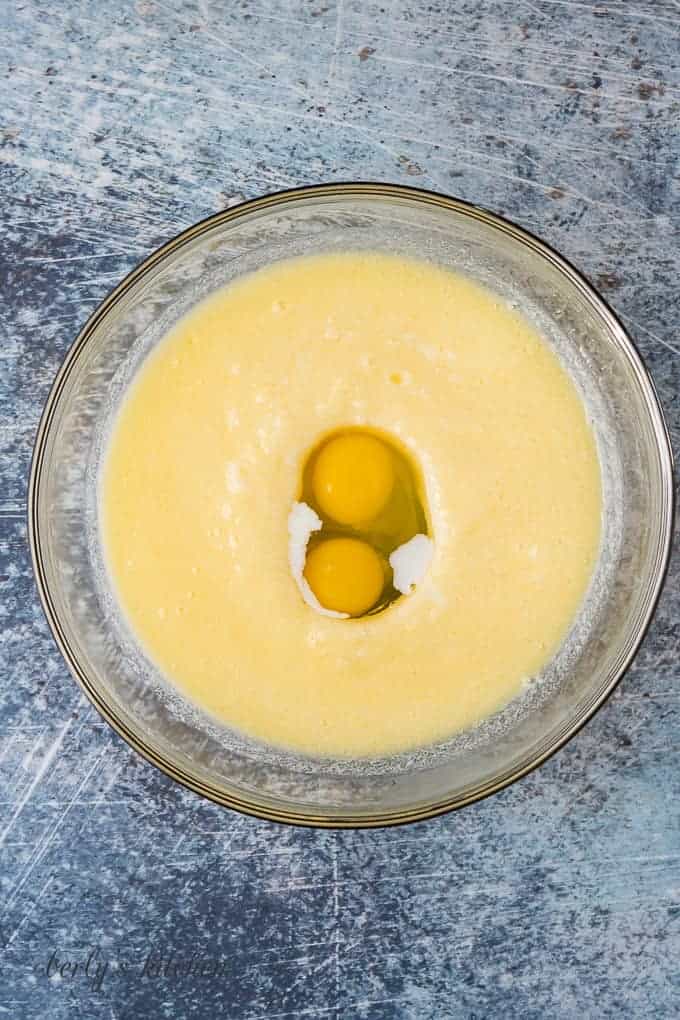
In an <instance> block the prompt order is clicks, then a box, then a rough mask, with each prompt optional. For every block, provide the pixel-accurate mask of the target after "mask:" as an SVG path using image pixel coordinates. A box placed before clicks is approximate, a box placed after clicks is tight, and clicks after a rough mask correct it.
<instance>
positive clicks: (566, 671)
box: [29, 184, 673, 826]
mask: <svg viewBox="0 0 680 1020" xmlns="http://www.w3.org/2000/svg"><path fill="white" fill-rule="evenodd" d="M359 249H361V250H378V251H387V252H397V253H402V254H404V255H409V256H416V257H419V258H422V259H428V260H431V261H433V262H436V263H439V264H442V265H445V266H450V267H452V268H454V269H456V270H458V271H459V272H462V273H465V274H468V275H469V276H471V277H474V278H475V279H477V280H479V281H481V282H483V283H484V284H486V285H487V286H488V287H490V288H492V289H493V290H495V291H496V292H497V293H499V294H500V295H501V296H502V297H503V298H504V299H505V300H506V301H508V302H510V303H512V304H514V305H516V306H517V307H519V308H521V309H522V311H523V313H524V314H525V315H526V316H527V317H528V318H529V319H530V320H532V321H533V322H534V323H535V324H536V325H537V326H538V327H539V329H540V330H541V331H542V333H543V334H544V336H545V337H546V338H547V340H548V342H549V343H550V344H552V345H553V347H554V349H555V350H556V351H557V353H558V355H559V357H560V358H561V360H562V362H563V364H564V365H565V366H566V368H567V369H568V371H569V372H570V374H571V376H572V378H573V379H574V381H575V383H576V385H577V386H578V388H579V390H580V392H581V395H582V397H583V399H584V401H585V403H586V405H587V408H588V411H589V414H590V416H591V419H592V421H593V423H594V429H595V432H596V436H597V442H598V448H599V454H600V460H601V465H602V471H603V480H604V501H605V509H604V515H603V529H604V537H603V542H602V550H601V555H600V558H599V562H598V565H597V569H596V574H595V578H594V580H593V583H592V585H591V588H590V591H589V593H588V595H587V597H586V600H585V603H584V605H583V607H582V610H581V612H580V614H579V617H578V619H577V621H576V622H575V624H574V627H573V628H572V631H571V632H570V634H569V636H568V637H567V639H566V640H565V642H564V644H563V646H562V648H561V649H560V651H559V652H558V654H557V656H556V657H555V658H554V660H553V661H552V662H551V663H550V665H549V666H548V667H547V669H546V670H545V672H544V675H542V677H541V679H540V682H539V683H537V684H533V685H531V687H530V689H529V691H528V692H527V693H526V694H523V695H521V696H520V697H519V698H517V699H516V700H515V701H513V702H512V703H511V704H510V705H509V706H508V707H507V708H506V709H504V710H503V711H502V712H499V713H498V714H497V715H496V716H494V717H493V718H492V719H490V720H487V721H486V722H485V723H483V724H482V725H480V726H478V727H476V728H475V729H474V730H471V731H469V732H466V733H463V734H459V735H458V736H457V737H455V738H452V739H450V740H449V741H447V742H445V743H443V744H440V745H437V746H436V747H429V748H424V749H422V750H421V751H418V752H412V753H408V754H401V755H394V756H392V757H389V758H384V759H359V760H356V761H346V760H337V761H336V760H327V759H312V758H308V757H305V756H302V755H296V754H294V753H292V752H282V751H280V750H277V749H275V748H271V747H267V746H264V745H262V744H258V743H256V742H254V741H250V740H249V739H248V738H246V737H243V736H242V735H239V734H237V733H234V732H232V731H230V730H228V728H226V727H224V726H221V725H220V724H218V723H217V722H215V720H213V719H211V718H210V717H209V716H207V715H205V714H203V713H202V712H201V711H200V710H199V709H197V708H195V707H193V706H191V705H189V704H187V703H186V702H184V701H183V700H182V699H181V698H180V697H179V696H178V695H177V693H176V692H174V691H173V690H172V689H171V688H170V686H168V685H166V684H165V683H164V681H163V679H162V678H161V677H160V676H159V675H158V674H157V671H156V670H155V669H154V667H153V664H152V663H150V662H149V661H148V659H147V658H146V656H145V655H144V653H143V652H142V651H141V649H140V648H139V647H138V646H136V645H135V644H134V642H132V640H131V639H130V637H129V635H128V634H127V632H126V629H125V627H124V626H123V625H122V621H121V619H120V616H119V614H118V611H117V609H116V605H115V602H114V601H113V598H112V596H111V593H110V591H109V590H108V588H107V584H106V576H105V573H104V572H103V570H102V562H101V549H100V548H99V543H98V537H97V501H96V481H97V477H98V472H99V468H100V463H101V457H102V449H103V440H104V437H105V436H106V433H107V429H108V428H109V426H110V423H111V420H112V417H113V415H114V413H115V409H116V407H117V405H118V402H119V400H120V398H121V395H122V393H123V392H124V389H125V385H126V383H127V381H128V380H129V379H130V376H131V374H132V373H133V372H134V370H135V369H136V367H137V366H138V365H139V363H140V361H141V360H142V359H143V358H144V356H145V355H146V353H147V352H148V350H149V349H150V347H151V346H153V344H155V343H156V342H157V341H158V340H159V339H160V338H161V337H162V336H163V334H164V333H165V332H166V330H167V329H168V327H169V326H170V325H171V324H172V323H174V322H175V320H177V319H178V318H179V317H180V316H181V315H183V314H184V313H185V312H186V311H187V309H188V308H189V307H190V306H191V305H193V304H194V303H195V302H196V301H198V300H200V299H201V298H202V297H203V296H205V295H206V294H207V293H209V292H210V291H211V290H213V289H215V288H217V287H219V286H221V285H222V284H224V283H226V282H227V281H229V280H233V279H234V278H235V277H237V276H239V275H240V274H242V273H246V272H250V271H252V270H254V269H256V268H258V267H260V266H263V265H266V264H267V263H271V262H273V261H275V260H278V259H282V258H288V257H290V256H293V255H301V254H309V253H313V252H325V251H338V250H359ZM672 470H673V469H672V459H671V451H670V444H669V441H668V435H667V432H666V428H665V425H664V421H663V417H662V414H661V411H660V409H659V405H658V402H657V399H656V396H655V393H654V389H653V386H652V383H651V381H650V379H649V376H648V375H647V373H646V371H645V369H644V367H643V365H642V362H641V360H640V357H639V356H638V354H637V352H636V350H635V347H634V346H633V344H632V342H631V340H630V338H629V337H628V336H627V334H626V332H625V330H624V329H623V328H622V326H621V324H620V323H619V322H618V320H617V319H616V318H615V316H614V315H613V313H612V311H611V310H610V309H609V308H608V307H607V305H606V304H605V302H604V301H603V300H602V298H601V297H599V295H598V294H597V293H596V292H595V291H594V290H593V288H592V287H591V286H590V284H588V282H587V281H586V280H584V278H583V277H582V276H580V275H579V274H578V273H577V272H576V271H575V270H574V269H573V268H572V267H571V266H570V265H569V264H568V263H567V262H565V260H564V259H563V258H561V257H560V256H559V255H558V254H557V253H556V252H555V251H553V250H551V249H550V248H549V247H548V246H547V245H545V244H543V243H542V242H541V241H539V240H538V239H536V238H535V237H532V236H531V235H530V234H527V233H526V232H525V231H523V230H521V229H520V228H518V227H516V226H514V225H513V224H511V223H508V222H507V221H505V220H502V219H500V218H499V217H497V216H494V215H492V214H491V213H489V212H486V211H484V210H482V209H478V208H476V207H474V206H471V205H466V204H465V203H462V202H458V201H455V200H453V199H450V198H445V197H443V196H441V195H435V194H432V193H429V192H424V191H417V190H415V189H409V188H403V187H392V186H386V185H378V184H347V185H342V184H340V185H323V186H320V187H315V188H304V189H299V190H294V191H289V192H284V193H282V194H277V195H271V196H267V197H264V198H260V199H256V200H255V201H252V202H247V203H245V204H244V205H241V206H238V207H236V208H234V209H229V210H227V211H225V212H223V213H219V214H218V215H216V216H213V217H211V218H210V219H207V220H205V221H203V222H202V223H199V224H197V225H196V226H194V227H191V228H190V229H189V230H187V231H185V232H184V233H183V234H181V235H180V236H179V237H177V238H176V239H175V240H173V241H171V242H170V243H169V244H166V245H165V247H163V248H161V249H160V250H159V251H157V252H156V253H155V254H153V255H152V256H151V257H150V258H149V259H147V261H146V262H144V263H143V264H142V265H141V266H139V268H138V269H136V270H134V272H132V273H131V274H130V275H129V276H128V277H127V279H125V280H124V281H123V282H122V283H121V284H120V286H118V287H117V288H116V289H115V290H114V291H113V293H112V294H111V295H110V296H109V297H108V298H107V299H106V300H105V301H104V302H103V304H102V305H101V306H100V307H99V308H98V309H97V311H96V312H95V313H94V315H93V316H92V317H91V318H90V320H89V322H88V323H87V324H86V325H85V327H84V329H83V330H82V332H81V333H80V335H79V336H78V337H77V339H76V341H75V343H74V344H73V346H72V348H71V350H70V351H69V353H68V355H67V357H66V360H65V362H64V364H63V366H62V368H61V370H60V372H59V374H58V376H57V378H56V380H55V383H54V386H53V388H52V391H51V393H50V396H49V398H48V401H47V405H46V407H45V411H44V414H43V418H42V421H41V424H40V428H39V432H38V436H37V439H36V445H35V451H34V458H33V466H32V472H31V483H30V501H29V514H30V521H29V524H30V526H29V533H30V541H31V547H32V554H33V559H34V567H35V573H36V578H37V582H38V587H39V591H40V596H41V599H42V602H43V605H44V609H45V612H46V614H47V619H48V621H49V623H50V626H51V628H52V630H53V632H54V636H55V638H56V640H57V643H58V644H59V647H60V648H61V651H62V652H63V654H64V657H65V659H66V661H67V663H68V665H69V666H70V668H71V670H72V671H73V674H74V675H75V677H76V679H77V680H78V681H79V683H80V684H81V685H82V687H83V688H84V690H85V692H86V694H87V695H88V696H89V698H90V699H91V700H92V702H93V703H94V704H95V705H96V707H97V708H98V710H99V711H100V712H101V714H102V715H103V716H104V718H105V719H107V720H108V722H109V723H110V724H111V725H112V726H113V727H114V729H115V730H116V731H117V732H118V733H119V734H120V735H121V736H122V737H124V738H125V740H127V741H128V743H130V744H131V745H132V746H133V747H134V748H135V749H136V750H137V751H139V752H140V754H142V755H144V757H145V758H147V759H148V760H149V761H150V762H152V763H153V764H155V765H157V766H158V767H159V768H161V769H162V770H163V771H164V772H165V773H166V774H167V775H169V776H172V777H173V778H174V779H176V780H178V781H179V782H181V783H184V784H185V785H186V786H188V787H190V788H191V789H193V790H196V791H197V792H198V793H201V794H203V795H205V796H207V797H210V798H212V799H213V800H215V801H218V802H219V803H221V804H225V805H227V806H229V807H232V808H236V809H238V810H240V811H245V812H249V813H252V814H255V815H259V816H261V817H265V818H270V819H276V820H279V821H286V822H294V823H301V824H310V825H326V826H333V825H342V826H370V825H386V824H393V823H398V822H406V821H413V820H418V819H423V818H428V817H431V816H434V815H437V814H440V813H442V812H444V811H448V810H450V809H452V808H455V807H460V806H461V805H463V804H467V803H470V802H471V801H474V800H477V799H479V798H481V797H484V796H486V795H487V794H490V793H493V792H494V791H496V790H499V789H501V788H502V787H504V786H506V785H507V784H508V783H510V782H512V781H513V780H515V779H517V778H519V777H520V776H522V775H524V774H525V773H526V772H528V771H529V770H530V769H532V768H534V767H535V766H537V765H539V764H540V763H541V762H543V761H544V760H545V759H546V758H547V757H548V756H549V755H550V754H552V753H553V752H554V751H555V750H556V749H557V748H559V747H561V746H562V745H563V744H564V743H565V741H567V740H568V739H569V737H570V736H572V734H574V733H575V732H576V731H577V730H578V729H579V727H580V726H581V725H582V724H583V723H584V722H585V721H586V720H587V719H588V718H589V717H590V716H591V715H592V714H593V713H594V712H595V711H596V709H597V708H598V706H599V705H601V704H602V702H603V701H604V699H605V698H606V697H607V695H608V694H609V693H610V692H611V691H612V689H613V687H614V686H615V684H616V682H617V681H618V680H619V678H620V677H621V674H622V673H623V671H624V670H625V668H626V666H627V665H628V664H629V662H630V661H631V658H632V657H633V655H634V653H635V651H636V649H637V647H638V645H639V643H640V641H641V639H642V637H643V635H644V632H645V629H646V627H647V624H648V622H649V619H650V616H651V614H652V612H653V610H654V606H655V604H656V601H657V597H658V595H659V591H660V588H661V585H662V582H663V578H664V574H665V569H666V565H667V560H668V555H669V547H670V538H671V529H672V514H673V484H672V483H673V478H672Z"/></svg>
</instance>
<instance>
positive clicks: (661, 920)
mask: <svg viewBox="0 0 680 1020" xmlns="http://www.w3.org/2000/svg"><path fill="white" fill-rule="evenodd" d="M679 64H680V3H677V2H672V0H658V2H652V0H647V2H645V0H636V2H634V3H633V2H627V0H610V2H606V0H603V2H601V3H597V4H593V3H591V2H588V0H582V2H576V0H573V2H572V0H531V2H530V0H481V2H480V0H465V2H454V0H449V2H442V3H436V2H432V3H427V2H425V0H411V2H406V3H397V2H393V0H382V5H381V4H380V3H376V2H372V0H370V2H366V0H344V2H343V0H311V2H294V0H289V2H286V0H281V2H277V0H253V2H249V0H245V2H241V3H237V2H235V0H232V2H228V0H197V2H195V3H191V2H186V3H183V2H179V0H158V2H154V0H138V2H137V3H131V2H129V0H122V2H120V3H118V2H117V3H115V4H114V3H111V4H107V3H103V2H97V0H91V2H89V3H87V2H84V0H83V2H77V0H71V2H66V0H45V2H44V3H39V2H24V3H21V2H17V0H5V3H4V4H3V5H2V32H1V33H0V75H1V79H0V80H1V81H2V86H1V92H0V180H1V181H2V197H3V224H2V231H1V236H0V245H1V263H0V270H1V273H2V301H1V303H0V328H1V330H2V343H1V345H0V591H1V593H2V594H1V596H0V667H1V671H2V684H1V685H0V946H1V947H2V948H0V1016H3V1017H4V1016H7V1017H8V1018H11V1020H15V1018H17V1020H23V1018H42V1017H44V1018H47V1017H49V1018H51V1020H62V1018H64V1017H71V1016H81V1017H86V1018H88V1020H90V1018H95V1020H97V1018H100V1017H102V1018H106V1020H131V1018H133V1017H144V1018H151V1017H167V1018H169V1020H170V1018H172V1020H181V1018H184V1017H192V1018H193V1017H197V1018H203V1017H215V1016H225V1017H228V1018H230V1020H256V1018H265V1017H266V1018H275V1017H276V1018H280V1017H286V1018H295V1017H312V1018H316V1017H318V1018H320V1020H323V1018H326V1017H329V1018H331V1020H340V1018H342V1020H345V1018H348V1020H352V1018H365V1020H378V1018H392V1017H397V1018H401V1017H404V1018H407V1020H428V1018H442V1017H443V1018H448V1017H451V1018H487V1017H493V1016H505V1015H507V1016H510V1017H520V1016H521V1017H528V1018H541V1020H542V1018H546V1017H550V1018H552V1017H578V1018H583V1017H617V1018H619V1017H621V1016H625V1017H645V1018H646V1017H652V1016H657V1017H670V1016H677V1015H680V963H679V954H680V871H679V865H680V822H679V809H678V805H679V804H680V771H679V770H678V767H677V756H678V749H679V746H680V701H679V699H678V692H677V686H676V685H677V681H678V679H679V677H680V655H679V651H680V623H679V620H680V568H679V566H678V561H677V559H676V561H675V563H674V564H673V566H672V569H671V574H670V578H669V583H668V585H667V587H666V591H665V594H664V596H663V599H662V602H661V605H660V607H659V611H658V613H657V616H656V619H655V622H654V625H653V627H652V629H651V632H650V633H649V635H648V637H647V640H646V642H645V644H644V647H643V649H642V651H641V653H640V655H639V656H638V658H637V661H636V664H635V666H634V668H633V669H631V671H630V672H629V674H628V676H627V677H626V679H625V680H624V681H623V683H622V684H621V686H620V687H619V689H618V690H617V692H616V694H615V695H614V697H613V698H612V699H611V700H610V702H609V703H608V704H607V705H606V707H605V708H604V709H603V710H602V711H601V712H600V713H599V715H598V716H597V717H596V718H595V719H594V720H593V721H592V723H591V724H590V725H589V726H587V727H586V729H585V730H584V731H583V732H582V733H581V734H579V736H578V737H577V738H576V739H574V740H573V741H572V742H571V744H570V745H569V746H568V747H567V748H566V749H565V750H563V751H562V752H561V753H560V754H558V755H557V756H556V757H555V758H553V759H552V760H551V761H550V762H549V763H548V764H547V765H546V766H545V767H544V768H542V769H541V770H540V771H539V772H537V773H534V774H532V775H531V776H529V777H528V778H526V779H525V780H523V781H522V782H521V783H519V784H518V785H516V786H514V787H512V788H511V789H509V790H507V791H505V792H504V793H502V794H500V795H498V796H496V797H494V798H492V799H491V800H489V801H486V802H484V803H482V804H479V805H476V806H474V807H471V808H468V809H466V810H464V811H463V812H460V813H458V814H456V815H454V816H449V817H447V818H443V819H440V820H438V821H433V822H430V823H427V824H422V825H417V826H413V827H410V828H409V827H407V828H404V829H400V830H384V831H377V832H364V833H361V832H359V833H353V832H344V833H332V832H331V833H328V832H314V831H303V830H295V829H289V828H284V827H277V826H274V825H269V824H265V823H260V822H257V821H254V820H252V819H248V818H243V817H239V816H236V815H234V814H231V813H229V812H227V811H224V810H221V809H219V808H217V807H215V806H213V805H211V804H209V803H204V802H202V801H200V800H199V799H198V798H197V797H195V796H193V795H191V794H189V793H188V792H185V791H183V790H181V789H179V788H178V787H175V786H173V785H172V784H171V783H170V781H169V780H167V779H166V778H165V777H164V776H163V775H161V774H160V773H159V772H157V771H155V770H154V769H153V768H151V766H148V765H146V764H145V763H144V762H143V761H142V760H140V759H138V758H137V757H136V756H135V755H134V754H133V752H132V751H130V750H129V749H128V748H127V747H126V746H125V745H124V744H123V743H122V742H121V741H120V740H119V739H118V738H117V737H115V736H114V735H113V734H112V733H111V732H110V731H109V730H108V728H107V727H106V726H105V725H104V724H103V723H102V722H100V721H99V719H98V717H97V715H96V714H95V712H94V710H93V709H91V708H90V707H89V706H88V704H87V703H86V702H85V701H84V699H83V698H82V697H81V696H80V694H79V692H78V689H77V687H76V685H75V683H74V682H72V680H71V679H70V677H69V675H68V674H67V670H66V668H65V666H64V664H63V663H62V661H61V659H60V657H59V655H58V653H57V651H56V649H55V647H54V645H53V643H52V640H51V638H50V635H49V633H48V630H47V627H46V624H45V622H44V620H43V618H42V615H41V611H40V609H39V606H38V602H37V598H36V594H35V591H34V587H33V582H32V578H31V569H30V564H29V557H28V553H27V548H26V528H25V523H24V512H25V507H24V502H25V494H26V477H27V472H28V466H29V456H30V451H31V444H32V440H33V436H34V433H35V428H36V424H37V421H38V417H39V413H40V409H41V406H42V403H43V401H44V399H45V397H46V395H47V392H48V388H49V385H50V381H51V378H52V376H53V374H54V372H55V370H56V369H57V366H58V365H59V362H60V360H61V358H62V356H63V354H64V352H65V351H66V349H67V347H68V345H69V343H70V342H71V339H72V338H73V336H74V334H75V332H76V331H77V329H78V328H79V326H80V325H81V324H82V323H83V321H84V319H85V318H86V316H87V315H88V314H89V313H90V312H91V311H92V310H93V309H94V307H95V306H96V305H97V303H98V302H99V301H100V300H101V299H102V298H103V297H104V295H105V294H106V292H107V291H108V290H109V289H110V288H111V287H112V286H113V285H114V284H115V283H116V282H117V281H118V280H120V278H121V277H122V276H123V275H124V274H125V273H126V272H127V271H128V270H129V269H130V268H131V267H132V266H133V265H134V264H135V263H136V262H138V261H139V260H140V259H142V258H144V257H145V256H146V255H147V254H148V253H149V252H150V251H151V250H152V249H153V248H154V247H155V246H157V245H159V244H160V243H161V242H163V241H165V240H167V239H168V238H170V237H171V236H172V235H174V234H175V233H177V232H178V231H180V230H182V229H183V228H184V227H187V226H188V225H189V224H191V223H192V222H194V221H195V220H197V219H199V218H201V217H203V216H206V215H207V214H209V213H211V212H213V211H215V210H218V209H222V208H224V206H225V205H229V204H232V203H235V202H238V201H240V200H241V199H242V198H244V197H251V196H254V195H257V194H260V193H262V192H266V191H271V190H276V189H279V188H282V187H287V186H290V185H294V184H300V183H309V182H317V181H323V180H343V179H347V178H368V179H379V180H390V181H402V182H405V183H412V184H417V185H421V186H423V187H428V188H434V189H438V190H441V191H444V192H448V193H451V194H455V195H458V196H460V197H462V198H465V199H468V200H472V201H474V202H477V203H479V204H483V205H486V206H488V207H490V208H491V209H493V210H496V211H498V212H502V213H505V214H506V215H508V216H509V217H511V218H512V219H515V220H517V221H518V222H519V223H521V224H524V225H526V226H527V227H529V228H530V229H532V230H534V231H536V232H538V233H540V234H541V235H543V236H544V237H545V238H546V239H547V240H549V241H550V242H552V243H553V244H554V245H556V246H557V247H558V248H560V249H561V250H562V251H563V252H564V253H565V254H566V255H567V256H568V257H569V258H570V259H572V260H573V261H574V263H575V264H576V265H577V266H579V267H580V268H581V269H582V270H583V271H584V272H585V273H586V274H587V275H588V276H589V277H590V278H591V279H592V280H594V281H595V282H596V283H597V284H598V285H599V286H600V287H601V288H602V289H603V291H604V293H605V294H606V296H607V298H608V299H609V300H610V301H611V303H612V304H613V305H614V307H615V308H616V309H617V310H618V312H619V313H620V315H621V316H622V318H623V320H624V321H625V322H626V324H627V325H628V327H629V328H630V329H631V331H632V333H633V335H634V336H635V338H636V339H637V341H638V343H639V345H640V347H641V350H642V352H643V354H644V355H645V357H646V359H647V362H648V364H649V365H650V367H651V370H652V372H653V375H654V378H655V381H656V383H657V386H658V388H659V392H660V396H661V400H662V402H663V404H664V406H665V409H666V411H667V414H668V417H669V423H670V427H671V430H672V433H673V440H674V444H675V448H676V452H677V451H678V449H680V447H679V443H680V402H679V401H678V384H679V382H680V335H679V334H678V321H679V320H680V297H679V295H680V288H679V287H678V279H679V277H680V247H679V243H678V242H679V240H680V238H679V230H678V227H679V213H680V184H679V178H678V169H679V168H678V159H679V155H680V67H679ZM93 949H95V951H96V952H97V956H96V957H95V958H93V960H92V963H91V966H90V972H89V975H84V974H83V973H82V972H81V970H80V969H78V970H77V971H76V972H75V974H74V973H73V972H72V969H70V968H66V969H65V970H64V974H63V976H60V975H57V976H54V975H53V976H52V977H51V978H48V976H47V969H48V963H49V960H50V957H51V956H52V954H53V953H54V952H55V951H56V953H57V958H58V961H59V963H60V964H61V963H62V962H63V961H69V962H70V963H76V962H78V961H80V963H81V966H82V963H83V962H84V961H85V960H86V959H87V956H88V954H89V953H90V952H91V951H92V950H93ZM192 951H195V952H197V953H198V954H199V955H200V956H201V957H202V958H205V960H207V961H210V962H211V965H214V966H218V965H219V973H218V974H215V975H213V976H210V974H209V970H210V965H208V964H206V968H205V970H206V972H205V975H200V974H199V975H196V974H194V975H190V976H182V975H181V974H179V973H172V967H170V968H169V973H168V975H167V976H164V975H161V976H158V975H157V970H158V958H159V956H160V955H162V956H163V957H164V958H165V959H166V961H167V959H168V958H169V957H170V955H171V954H172V953H175V954H176V956H179V957H184V958H185V960H186V958H187V957H188V956H189V955H190V953H191V952H192ZM149 953H151V954H152V956H151V958H150V965H149V966H148V967H147V971H146V973H145V972H144V960H145V959H146V958H147V956H148V954H149ZM105 964H106V965H107V969H106V972H105V973H103V967H104V965H105ZM50 970H52V971H53V970H54V967H52V968H50ZM102 978H103V980H102Z"/></svg>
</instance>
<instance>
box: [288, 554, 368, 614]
mask: <svg viewBox="0 0 680 1020" xmlns="http://www.w3.org/2000/svg"><path fill="white" fill-rule="evenodd" d="M304 575H305V577H306V579H307V583H308V584H309V587H310V588H311V589H312V591H313V592H314V594H315V595H316V597H317V599H318V600H319V602H320V603H321V605H322V606H324V608H326V609H333V610H335V611H336V612H338V613H349V615H350V616H360V615H361V614H362V613H367V612H368V610H369V609H371V608H372V607H373V606H374V605H375V603H376V602H377V601H378V599H379V598H380V594H381V592H382V590H383V587H384V584H385V573H384V570H383V565H382V561H381V559H380V556H379V555H378V553H377V552H376V551H375V549H373V548H372V547H371V546H370V545H368V543H367V542H362V541H361V540H360V539H358V538H329V539H327V540H326V541H325V542H320V543H319V544H318V545H316V546H314V548H313V549H312V550H311V551H310V552H309V554H308V555H307V562H306V564H305V569H304Z"/></svg>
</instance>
